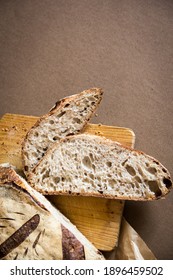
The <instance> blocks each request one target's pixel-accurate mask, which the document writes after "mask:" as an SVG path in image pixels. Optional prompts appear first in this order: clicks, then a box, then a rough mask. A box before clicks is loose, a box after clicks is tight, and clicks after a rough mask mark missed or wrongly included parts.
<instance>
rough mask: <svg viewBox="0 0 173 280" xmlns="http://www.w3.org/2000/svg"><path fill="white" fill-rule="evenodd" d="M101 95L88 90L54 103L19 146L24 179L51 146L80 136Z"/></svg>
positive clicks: (100, 91)
mask: <svg viewBox="0 0 173 280" xmlns="http://www.w3.org/2000/svg"><path fill="white" fill-rule="evenodd" d="M102 94H103V91H102V90H101V89H100V88H91V89H88V90H84V91H83V92H81V93H78V94H75V95H71V96H68V97H66V98H63V99H61V100H60V101H58V102H57V103H56V104H55V106H54V107H53V108H52V109H51V110H50V112H49V113H48V114H46V115H44V116H42V117H41V118H40V119H39V120H38V121H37V122H36V124H35V125H34V126H33V127H32V128H31V129H30V130H29V132H28V133H27V135H26V137H25V139H24V141H23V145H22V161H23V169H24V172H25V174H26V175H27V174H28V173H29V172H31V171H32V169H33V168H34V167H35V165H36V164H37V163H38V161H39V160H40V159H41V158H42V157H43V156H44V154H45V152H46V151H47V149H48V148H50V146H51V144H53V143H54V142H56V141H58V140H59V139H61V138H64V137H66V136H68V135H71V134H77V133H80V132H81V130H82V129H83V128H84V127H85V125H86V124H87V122H88V121H89V120H90V118H91V117H92V115H93V113H94V112H95V110H96V108H97V107H98V105H99V103H100V102H101V100H102Z"/></svg>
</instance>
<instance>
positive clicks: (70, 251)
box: [61, 224, 85, 260]
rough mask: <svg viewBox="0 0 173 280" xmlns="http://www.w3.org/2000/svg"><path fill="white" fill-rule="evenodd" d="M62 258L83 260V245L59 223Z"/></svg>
mask: <svg viewBox="0 0 173 280" xmlns="http://www.w3.org/2000/svg"><path fill="white" fill-rule="evenodd" d="M61 230H62V252H63V260H85V252H84V246H83V245H82V244H81V242H80V241H79V240H78V239H77V238H76V237H75V236H74V234H73V233H71V232H70V231H69V230H68V229H67V228H66V227H64V226H63V225H62V224H61Z"/></svg>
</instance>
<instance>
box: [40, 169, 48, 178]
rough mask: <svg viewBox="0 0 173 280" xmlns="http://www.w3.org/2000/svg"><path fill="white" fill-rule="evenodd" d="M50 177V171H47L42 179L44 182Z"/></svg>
mask: <svg viewBox="0 0 173 280" xmlns="http://www.w3.org/2000/svg"><path fill="white" fill-rule="evenodd" d="M48 177H49V170H47V171H46V172H45V173H44V174H43V177H42V180H44V179H46V178H48Z"/></svg>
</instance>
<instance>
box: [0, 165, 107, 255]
mask: <svg viewBox="0 0 173 280" xmlns="http://www.w3.org/2000/svg"><path fill="white" fill-rule="evenodd" d="M0 194H1V196H0V200H1V203H0V207H1V235H0V259H99V260H103V259H104V257H103V255H102V254H101V253H100V252H99V251H98V250H97V249H96V248H95V247H94V246H93V245H92V244H91V243H90V242H89V241H88V240H87V239H86V238H85V237H84V236H83V234H82V233H81V232H79V230H78V229H77V228H76V227H75V226H74V225H73V224H72V223H71V222H70V221H69V220H68V219H67V218H66V217H65V216H63V215H62V214H61V213H60V212H59V211H58V210H57V209H56V208H55V207H53V206H52V205H51V203H50V202H49V201H48V200H47V199H46V198H45V197H44V196H43V195H41V194H40V193H38V192H37V191H36V190H34V189H33V188H31V187H30V186H29V184H28V183H27V182H26V181H25V180H24V179H23V178H22V177H21V176H19V175H18V174H17V173H16V172H15V171H14V170H13V169H12V168H10V167H8V168H7V167H0ZM4 197H5V198H6V199H7V202H6V201H5V199H4ZM3 223H5V224H4V225H3ZM15 230H16V231H15ZM72 248H73V250H72Z"/></svg>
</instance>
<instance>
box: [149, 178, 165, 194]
mask: <svg viewBox="0 0 173 280" xmlns="http://www.w3.org/2000/svg"><path fill="white" fill-rule="evenodd" d="M148 185H149V188H150V190H151V191H152V192H154V193H155V195H156V196H157V197H158V196H160V195H161V194H162V192H161V190H160V189H159V186H158V183H157V181H154V180H153V181H148Z"/></svg>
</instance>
